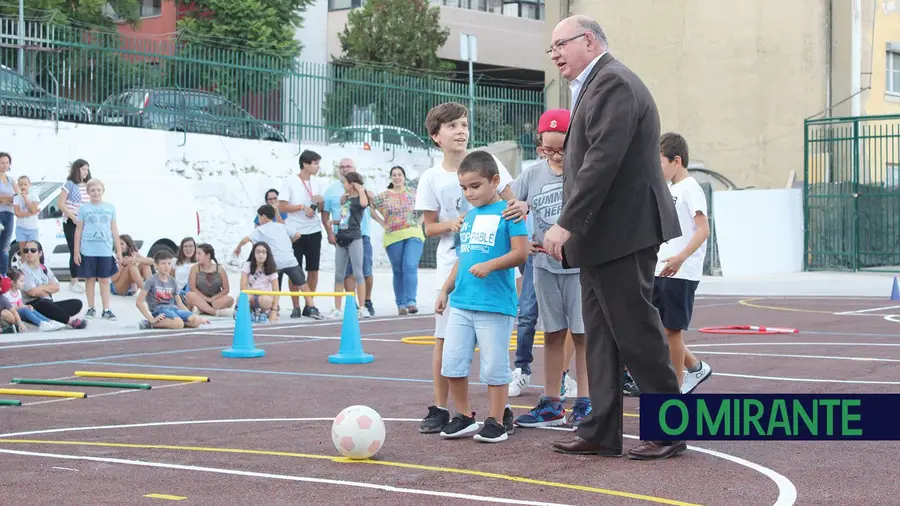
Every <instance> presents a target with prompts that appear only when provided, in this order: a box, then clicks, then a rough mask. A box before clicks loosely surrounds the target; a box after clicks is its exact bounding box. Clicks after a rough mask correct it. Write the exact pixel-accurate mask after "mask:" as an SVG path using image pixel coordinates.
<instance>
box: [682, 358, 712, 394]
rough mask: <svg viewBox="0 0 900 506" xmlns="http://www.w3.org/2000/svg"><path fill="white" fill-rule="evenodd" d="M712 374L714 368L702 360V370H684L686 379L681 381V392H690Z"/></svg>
mask: <svg viewBox="0 0 900 506" xmlns="http://www.w3.org/2000/svg"><path fill="white" fill-rule="evenodd" d="M710 376H712V368H711V367H710V366H709V364H707V363H706V362H704V361H702V360H701V361H700V370H699V371H697V372H690V371H688V370H685V371H684V380H683V381H682V382H681V393H682V394H689V393H691V392H693V391H694V389H696V388H697V387H698V386H700V383H703V382H704V381H706V380H708V379H709V377H710Z"/></svg>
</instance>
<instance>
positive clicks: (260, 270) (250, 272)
mask: <svg viewBox="0 0 900 506" xmlns="http://www.w3.org/2000/svg"><path fill="white" fill-rule="evenodd" d="M244 290H262V291H266V292H277V291H278V271H277V270H276V269H275V257H273V256H272V250H271V249H270V248H269V245H268V244H266V243H264V242H258V243H256V244H254V245H253V251H251V252H250V258H248V259H247V261H246V262H244V267H243V268H242V269H241V291H244ZM249 299H250V309H251V310H252V311H253V315H252V316H251V321H254V322H260V323H266V322H268V321H269V311H270V310H271V309H272V306H274V305H275V296H274V295H250V296H249ZM236 312H237V311H235V313H236Z"/></svg>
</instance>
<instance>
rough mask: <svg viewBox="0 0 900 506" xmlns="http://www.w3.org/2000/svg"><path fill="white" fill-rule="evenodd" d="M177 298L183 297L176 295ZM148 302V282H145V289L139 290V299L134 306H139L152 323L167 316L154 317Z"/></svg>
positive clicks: (139, 309)
mask: <svg viewBox="0 0 900 506" xmlns="http://www.w3.org/2000/svg"><path fill="white" fill-rule="evenodd" d="M151 288H152V287H151ZM175 298H176V299H179V300H180V299H181V297H178V296H176V297H175ZM146 302H147V283H144V289H143V290H141V291H140V292H138V296H137V300H135V301H134V306H135V307H136V308H138V311H140V312H141V314H142V315H144V318H146V319H147V321H148V322H150V323H157V322H159V321H160V320H162V319H163V318H165V316H164V315H159V316H157V317H156V318H154V317H153V315H151V314H150V310H149V309H148V308H147V304H146Z"/></svg>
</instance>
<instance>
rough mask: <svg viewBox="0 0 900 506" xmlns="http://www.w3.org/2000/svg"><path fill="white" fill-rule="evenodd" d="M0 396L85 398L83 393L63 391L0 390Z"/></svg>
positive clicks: (85, 395)
mask: <svg viewBox="0 0 900 506" xmlns="http://www.w3.org/2000/svg"><path fill="white" fill-rule="evenodd" d="M0 394H3V395H31V396H34V397H69V398H72V399H81V398H84V397H87V394H86V393H84V392H66V391H64V390H25V389H18V388H0Z"/></svg>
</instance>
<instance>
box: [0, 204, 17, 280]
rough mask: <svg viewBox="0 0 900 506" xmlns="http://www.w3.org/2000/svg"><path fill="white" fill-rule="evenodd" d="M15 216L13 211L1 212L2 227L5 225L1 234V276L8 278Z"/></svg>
mask: <svg viewBox="0 0 900 506" xmlns="http://www.w3.org/2000/svg"><path fill="white" fill-rule="evenodd" d="M15 216H16V215H14V214H13V213H12V212H11V211H0V225H3V231H2V232H0V250H2V253H0V274H2V275H4V276H6V273H7V271H8V270H9V243H10V242H11V241H12V238H13V231H14V229H13V220H15Z"/></svg>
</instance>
